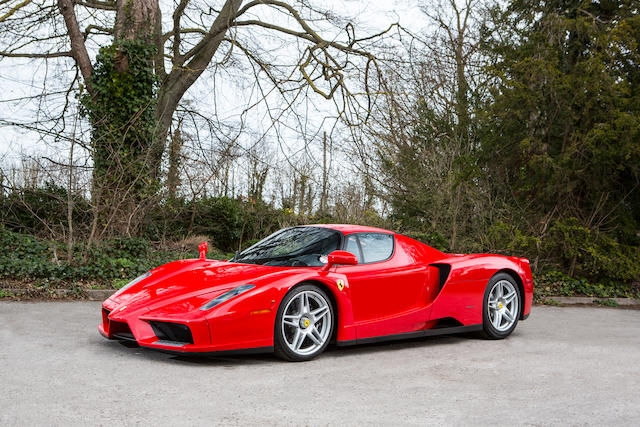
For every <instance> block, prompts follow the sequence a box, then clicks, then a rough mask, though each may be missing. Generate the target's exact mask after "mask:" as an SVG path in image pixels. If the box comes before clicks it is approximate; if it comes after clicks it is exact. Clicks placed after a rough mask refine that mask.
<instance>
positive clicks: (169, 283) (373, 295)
mask: <svg viewBox="0 0 640 427" xmlns="http://www.w3.org/2000/svg"><path fill="white" fill-rule="evenodd" d="M316 226H317V227H326V228H331V229H334V230H337V231H340V232H341V233H342V234H343V235H348V234H351V233H372V232H373V233H386V234H392V235H393V236H394V249H393V255H392V256H391V257H390V258H389V259H387V260H385V261H381V262H375V263H371V264H359V265H351V266H332V267H331V268H329V269H328V270H326V271H325V270H323V269H322V268H320V267H269V266H263V265H255V264H239V263H231V262H223V261H214V260H206V259H194V260H182V261H175V262H172V263H169V264H166V265H163V266H160V267H157V268H155V269H154V270H152V271H151V275H150V276H149V277H146V278H145V279H143V280H141V281H140V282H138V283H136V284H134V285H132V286H131V287H129V288H127V289H126V290H124V291H122V292H119V293H116V294H114V295H113V296H112V297H110V298H109V299H107V300H106V301H105V302H104V303H103V312H102V322H101V323H100V324H99V325H98V329H99V330H100V332H101V333H102V334H103V335H104V336H105V337H107V338H120V339H122V338H125V339H132V340H135V341H136V342H137V343H138V344H140V345H141V346H144V347H150V348H155V349H159V350H165V351H172V352H185V353H188V352H193V353H202V352H205V353H215V352H225V351H238V350H260V349H265V350H268V349H271V348H272V347H273V344H274V327H275V321H276V314H277V310H278V307H279V305H280V302H281V301H282V299H283V298H284V296H285V294H286V293H287V292H288V291H289V290H290V289H292V288H293V287H294V286H296V285H298V284H300V283H302V282H313V283H315V284H317V285H318V286H321V287H323V288H324V289H325V290H326V291H327V292H328V293H329V294H330V296H331V297H332V298H333V302H334V307H335V311H336V316H337V319H336V320H337V322H336V323H337V325H336V335H335V341H336V343H337V344H355V343H358V342H367V340H371V339H377V338H383V339H384V338H385V337H395V336H411V334H416V333H426V332H428V331H431V330H432V329H433V328H434V327H436V326H438V325H439V324H440V323H441V322H442V321H443V320H448V321H451V320H453V321H454V322H457V323H458V324H459V325H462V326H469V327H471V326H478V325H481V324H482V309H483V298H484V292H485V288H486V286H487V282H488V281H489V280H490V279H491V277H492V276H493V275H495V274H496V273H498V272H507V273H508V274H510V275H512V276H513V277H514V279H515V280H516V282H518V286H519V287H520V289H521V294H522V296H523V304H522V309H521V316H520V318H521V319H524V318H526V317H527V316H528V315H529V312H530V310H531V303H532V300H533V280H532V276H531V270H530V268H529V262H528V261H527V260H526V259H524V258H516V257H505V256H501V255H491V254H477V255H460V254H445V253H442V252H440V251H438V250H436V249H433V248H431V247H429V246H427V245H425V244H423V243H420V242H418V241H415V240H413V239H410V238H409V237H406V236H403V235H400V234H396V233H393V232H390V231H388V230H383V229H378V228H373V227H364V226H356V225H316ZM246 284H251V285H254V287H253V288H252V289H250V290H248V291H246V292H244V293H242V294H240V295H238V296H236V297H234V298H232V299H230V300H228V301H226V302H224V303H222V304H219V305H217V306H215V307H213V308H212V309H210V310H202V309H201V307H202V306H203V305H205V304H206V303H207V302H209V301H211V300H212V299H213V298H215V297H216V296H219V295H221V294H223V293H224V292H226V291H228V290H230V289H234V288H236V287H237V286H240V285H246ZM152 322H170V323H175V324H180V325H186V326H187V327H188V328H189V330H190V332H191V336H192V341H193V343H184V342H168V341H166V340H162V339H159V337H158V335H157V334H156V331H154V329H153V327H152Z"/></svg>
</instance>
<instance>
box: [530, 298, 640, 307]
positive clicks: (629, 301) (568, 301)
mask: <svg viewBox="0 0 640 427" xmlns="http://www.w3.org/2000/svg"><path fill="white" fill-rule="evenodd" d="M541 301H542V302H543V303H544V302H547V303H550V302H556V303H559V304H563V305H585V304H588V305H603V304H602V303H598V301H613V302H615V303H616V304H617V305H625V306H626V305H640V299H635V298H598V297H560V296H558V297H554V296H550V297H542V298H541Z"/></svg>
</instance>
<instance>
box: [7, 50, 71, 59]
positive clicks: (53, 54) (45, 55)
mask: <svg viewBox="0 0 640 427" xmlns="http://www.w3.org/2000/svg"><path fill="white" fill-rule="evenodd" d="M0 56H4V57H7V58H60V57H65V56H68V57H72V58H73V54H72V53H71V51H68V52H50V53H19V52H18V53H15V52H0Z"/></svg>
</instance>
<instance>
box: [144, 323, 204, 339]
mask: <svg viewBox="0 0 640 427" xmlns="http://www.w3.org/2000/svg"><path fill="white" fill-rule="evenodd" d="M149 324H150V325H151V328H152V329H153V333H154V334H156V336H157V337H158V339H159V340H161V341H172V342H176V343H182V344H193V336H192V335H191V329H189V327H188V326H187V325H183V324H182V323H172V322H157V321H149Z"/></svg>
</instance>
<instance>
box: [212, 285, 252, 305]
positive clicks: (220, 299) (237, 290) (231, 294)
mask: <svg viewBox="0 0 640 427" xmlns="http://www.w3.org/2000/svg"><path fill="white" fill-rule="evenodd" d="M255 287H256V286H255V285H241V286H238V287H237V288H233V289H231V290H230V291H227V292H225V293H224V294H222V295H218V296H217V297H215V298H214V299H212V300H211V301H209V302H208V303H206V304H205V305H203V306H202V307H200V310H209V309H210V308H213V307H215V306H216V305H218V304H221V303H223V302H225V301H228V300H230V299H231V298H233V297H237V296H238V295H240V294H241V293H243V292H247V291H248V290H249V289H253V288H255Z"/></svg>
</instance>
